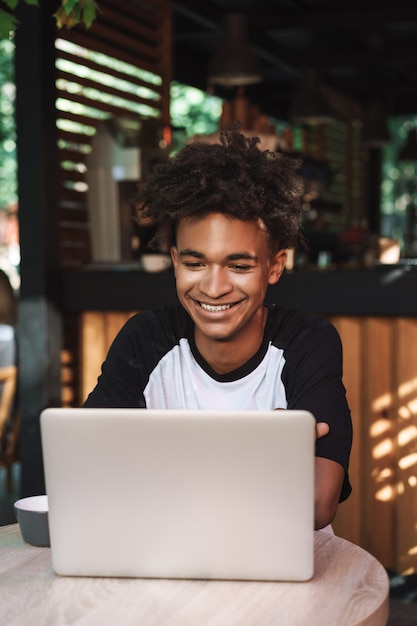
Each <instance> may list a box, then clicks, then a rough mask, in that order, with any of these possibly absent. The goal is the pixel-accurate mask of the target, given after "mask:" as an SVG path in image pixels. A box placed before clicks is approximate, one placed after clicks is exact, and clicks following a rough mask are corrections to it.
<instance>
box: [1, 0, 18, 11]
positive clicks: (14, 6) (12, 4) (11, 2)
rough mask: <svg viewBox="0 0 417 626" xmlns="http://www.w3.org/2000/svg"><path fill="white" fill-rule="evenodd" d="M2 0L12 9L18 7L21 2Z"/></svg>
mask: <svg viewBox="0 0 417 626" xmlns="http://www.w3.org/2000/svg"><path fill="white" fill-rule="evenodd" d="M2 1H3V4H5V5H6V6H7V7H8V8H9V9H12V10H13V9H15V8H16V7H17V4H18V2H19V0H2ZM0 11H1V9H0Z"/></svg>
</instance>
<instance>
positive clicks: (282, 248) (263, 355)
mask: <svg viewBox="0 0 417 626" xmlns="http://www.w3.org/2000/svg"><path fill="white" fill-rule="evenodd" d="M257 144H258V140H257V139H247V138H245V137H244V136H243V135H241V134H240V133H238V132H236V131H233V130H228V131H224V132H223V133H222V135H221V143H220V144H214V145H208V144H192V145H189V146H186V147H185V148H184V149H183V150H182V151H181V152H180V153H179V154H178V155H177V156H176V157H174V158H172V159H170V160H168V161H167V162H166V163H160V164H158V165H156V166H155V168H154V169H153V171H152V173H151V175H150V177H149V179H148V181H147V183H146V184H145V185H144V186H143V187H141V188H140V189H139V192H138V198H137V200H138V207H139V209H140V210H142V211H144V212H145V214H146V215H147V216H149V217H151V218H153V219H154V220H156V222H157V224H158V231H157V238H158V240H159V242H160V243H161V242H164V241H165V242H166V241H170V242H171V256H172V262H173V266H174V272H175V279H176V287H177V293H178V297H179V301H180V305H179V306H178V307H173V308H165V309H159V310H150V311H144V312H142V313H139V314H138V315H136V316H134V317H133V318H132V319H130V320H129V321H128V322H127V324H126V325H125V326H124V328H123V329H122V330H121V331H120V333H119V335H118V336H117V337H116V339H115V341H114V343H113V345H112V346H111V348H110V351H109V354H108V356H107V359H106V361H105V363H104V364H103V368H102V374H101V376H100V377H99V380H98V384H97V386H96V388H95V389H94V390H93V391H92V393H91V394H90V395H89V397H88V399H87V401H86V402H85V406H87V407H111V406H113V407H148V408H190V409H191V408H200V409H204V408H216V409H226V408H231V409H234V408H243V409H306V410H309V411H311V412H312V413H313V415H314V416H315V418H316V421H317V442H316V467H315V472H316V474H315V484H316V486H315V525H316V528H322V527H324V526H326V525H327V524H329V523H330V522H331V521H332V519H333V518H334V515H335V513H336V510H337V505H338V503H339V501H343V500H345V499H346V498H347V497H348V496H349V493H350V490H351V488H350V484H349V479H348V464H349V455H350V447H351V439H352V429H351V419H350V412H349V408H348V405H347V402H346V397H345V389H344V387H343V384H342V350H341V345H340V339H339V336H338V334H337V332H336V330H335V329H334V327H333V326H332V325H331V324H330V323H329V322H328V321H327V320H325V319H323V318H320V317H317V316H312V315H305V314H302V313H299V312H294V311H287V310H285V309H284V308H282V307H281V306H273V307H266V306H265V304H264V300H265V294H266V291H267V288H268V285H272V284H274V283H276V282H277V281H278V280H279V279H280V277H281V275H282V273H283V271H284V267H285V261H286V256H287V253H286V249H287V248H290V247H293V246H296V245H297V244H298V243H299V242H300V241H301V234H300V229H301V211H300V200H301V196H302V183H301V181H300V179H299V177H298V175H297V168H298V167H299V165H300V164H299V163H298V162H296V161H295V160H293V159H291V158H285V157H284V156H283V155H275V154H273V153H271V152H268V151H266V152H262V151H260V150H259V148H258V146H257ZM167 238H169V239H167Z"/></svg>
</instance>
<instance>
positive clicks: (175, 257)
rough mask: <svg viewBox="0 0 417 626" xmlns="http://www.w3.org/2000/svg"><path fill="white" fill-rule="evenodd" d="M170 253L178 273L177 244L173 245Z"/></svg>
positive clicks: (175, 270)
mask: <svg viewBox="0 0 417 626" xmlns="http://www.w3.org/2000/svg"><path fill="white" fill-rule="evenodd" d="M170 254H171V259H172V265H173V266H174V273H176V272H177V265H178V249H177V247H176V246H171V248H170Z"/></svg>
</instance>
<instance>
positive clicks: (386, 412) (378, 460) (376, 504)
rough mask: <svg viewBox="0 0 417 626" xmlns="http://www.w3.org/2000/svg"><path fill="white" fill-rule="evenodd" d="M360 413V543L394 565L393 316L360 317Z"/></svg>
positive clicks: (390, 564) (387, 562)
mask: <svg viewBox="0 0 417 626" xmlns="http://www.w3.org/2000/svg"><path fill="white" fill-rule="evenodd" d="M363 323H364V327H365V328H364V330H365V333H364V339H365V341H364V344H363V350H364V352H363V359H362V360H363V363H364V366H365V371H366V376H365V377H364V380H363V393H364V401H365V410H364V415H363V418H364V419H363V430H362V434H363V441H364V450H363V451H364V461H363V477H362V480H363V482H364V486H365V488H364V502H363V507H362V510H363V513H364V534H365V537H364V546H366V548H367V549H368V550H369V551H370V552H371V553H372V554H373V555H374V556H375V557H376V558H377V559H379V560H380V561H381V563H383V565H385V567H390V568H394V567H395V551H394V542H393V540H392V539H393V537H394V514H395V508H394V507H395V465H394V443H393V442H394V438H395V397H394V370H395V360H394V354H393V321H392V320H386V319H378V318H369V319H367V320H365V321H364V322H363Z"/></svg>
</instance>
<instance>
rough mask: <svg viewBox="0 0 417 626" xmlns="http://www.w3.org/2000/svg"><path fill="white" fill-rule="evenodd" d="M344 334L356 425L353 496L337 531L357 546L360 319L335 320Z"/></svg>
mask: <svg viewBox="0 0 417 626" xmlns="http://www.w3.org/2000/svg"><path fill="white" fill-rule="evenodd" d="M331 322H332V323H333V324H334V326H335V327H336V329H337V330H338V332H339V334H340V338H341V341H342V345H343V382H344V385H345V387H346V397H347V400H348V403H349V406H350V410H351V414H352V423H353V444H352V452H351V457H350V467H349V476H350V481H351V484H352V494H351V496H350V497H349V499H348V500H347V501H346V502H344V503H343V504H341V505H340V507H339V510H338V513H337V516H336V519H335V521H334V524H333V527H334V530H335V533H336V534H337V535H339V536H340V537H344V538H345V539H348V540H349V541H352V542H353V543H356V544H358V545H361V543H362V528H363V523H362V498H363V480H362V455H363V452H362V448H363V438H362V436H361V424H362V419H363V407H362V379H363V366H362V362H361V345H362V335H363V328H362V324H363V323H362V321H361V319H360V318H355V317H352V318H348V317H344V318H343V317H337V318H331Z"/></svg>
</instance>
